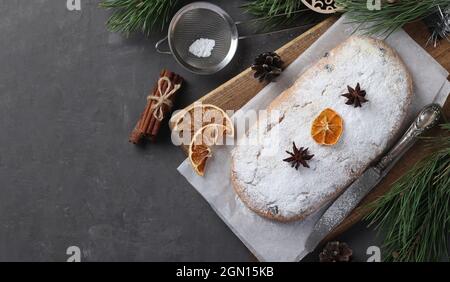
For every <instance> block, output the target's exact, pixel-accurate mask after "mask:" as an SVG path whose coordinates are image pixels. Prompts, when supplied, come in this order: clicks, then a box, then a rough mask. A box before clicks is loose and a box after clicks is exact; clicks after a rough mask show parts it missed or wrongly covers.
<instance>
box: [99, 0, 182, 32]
mask: <svg viewBox="0 0 450 282" xmlns="http://www.w3.org/2000/svg"><path fill="white" fill-rule="evenodd" d="M177 2H178V0H102V2H100V7H103V8H107V9H112V10H113V14H112V15H111V17H110V18H109V20H108V21H107V23H106V25H107V27H108V29H109V30H111V31H113V32H122V33H126V34H129V33H131V32H134V31H142V32H143V33H144V34H146V35H149V34H150V32H151V31H153V30H156V29H158V28H159V29H161V30H162V29H163V28H164V27H165V26H166V24H167V23H168V22H169V20H170V16H171V14H172V12H173V9H174V7H175V5H176V4H177Z"/></svg>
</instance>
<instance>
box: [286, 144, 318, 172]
mask: <svg viewBox="0 0 450 282" xmlns="http://www.w3.org/2000/svg"><path fill="white" fill-rule="evenodd" d="M292 143H293V147H292V152H289V151H286V153H288V154H289V155H291V156H290V157H289V158H286V159H284V160H283V161H285V162H288V163H291V166H292V167H295V169H297V170H298V168H299V167H300V165H303V166H304V167H309V165H308V163H307V162H306V161H309V160H310V159H312V158H313V157H314V155H310V154H308V148H306V149H304V148H303V147H300V148H297V146H295V142H292Z"/></svg>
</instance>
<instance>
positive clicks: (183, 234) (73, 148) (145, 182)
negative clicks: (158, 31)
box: [0, 0, 377, 261]
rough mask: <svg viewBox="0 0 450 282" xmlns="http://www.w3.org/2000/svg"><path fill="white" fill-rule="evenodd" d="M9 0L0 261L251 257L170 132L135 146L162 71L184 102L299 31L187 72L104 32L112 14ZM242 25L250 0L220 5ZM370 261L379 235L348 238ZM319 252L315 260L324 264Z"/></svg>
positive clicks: (0, 102)
mask: <svg viewBox="0 0 450 282" xmlns="http://www.w3.org/2000/svg"><path fill="white" fill-rule="evenodd" d="M65 2H66V1H62V0H34V1H29V0H16V1H6V0H3V1H0V19H1V22H0V66H1V72H0V261H10V260H13V261H30V260H31V261H64V260H66V259H67V256H66V254H65V253H66V249H67V247H69V246H72V245H76V246H79V247H80V248H81V250H82V260H84V261H119V260H120V261H123V260H126V261H166V260H168V261H210V260H211V261H248V260H254V259H253V257H252V255H251V254H250V252H249V251H248V250H247V249H246V248H245V246H244V245H243V244H242V243H241V242H240V241H239V239H238V238H237V237H236V236H234V234H233V233H232V232H231V231H230V230H229V229H228V228H227V226H226V225H225V224H224V223H223V222H222V221H221V220H220V218H219V217H218V216H217V215H216V214H215V213H214V212H213V210H212V209H211V208H210V207H209V206H208V204H207V203H206V201H204V200H203V198H202V197H201V196H200V195H199V194H198V193H197V192H196V191H195V190H194V189H193V188H192V187H190V185H189V184H188V183H187V182H186V181H185V179H184V178H183V177H182V176H181V175H179V174H178V173H177V171H176V168H177V166H178V165H179V164H180V163H181V162H182V161H183V159H184V158H185V156H184V154H183V153H182V152H181V150H180V149H179V148H177V147H175V146H173V145H172V144H171V141H170V136H169V130H168V129H167V128H166V127H165V128H164V129H163V131H162V132H161V133H162V134H161V135H160V138H159V141H158V142H157V144H149V145H147V146H145V147H143V148H142V147H136V146H133V145H131V144H129V143H128V140H127V138H128V134H129V133H130V130H131V129H132V127H133V126H134V124H135V122H136V120H137V118H138V116H139V114H140V112H141V111H142V109H143V104H144V101H145V97H146V95H147V93H148V90H149V89H150V88H151V87H152V85H153V84H154V83H155V80H156V78H157V75H158V73H159V71H160V70H161V69H162V68H169V69H171V70H173V71H175V72H178V73H180V74H181V75H182V76H184V77H185V79H186V80H187V85H186V87H185V88H184V90H183V92H182V93H181V95H179V96H178V106H180V107H181V106H184V105H187V104H189V103H190V102H192V101H194V100H195V99H197V98H199V97H200V96H202V95H204V94H205V93H207V92H208V91H209V90H211V89H213V88H215V87H216V86H218V85H220V84H221V83H223V82H225V81H227V80H228V79H230V78H231V77H233V76H234V75H236V74H238V73H239V72H240V71H241V70H243V69H244V68H246V67H247V66H248V65H249V64H251V61H252V59H253V57H254V56H256V55H257V54H258V53H260V52H262V51H266V50H273V49H276V48H278V47H280V46H281V45H282V44H284V43H285V42H287V41H289V40H290V39H292V38H294V37H295V36H296V35H298V34H300V31H296V32H290V33H283V34H278V35H273V36H260V37H256V38H252V39H247V40H243V41H240V46H239V50H238V53H237V55H236V57H235V58H234V60H233V62H232V63H231V64H230V65H229V66H228V67H227V68H226V69H225V70H223V71H221V72H220V73H218V74H216V75H212V76H198V75H193V74H190V73H187V72H186V71H184V70H183V69H181V68H180V67H179V66H178V65H177V64H176V63H175V62H174V60H173V59H172V58H171V57H170V56H164V55H159V54H157V53H156V52H155V50H154V48H153V46H154V43H155V42H156V40H157V39H159V38H160V36H161V35H153V36H152V37H151V38H144V37H142V36H132V37H130V38H128V39H127V38H125V37H123V36H121V35H118V34H113V33H110V32H108V31H107V30H106V29H105V25H104V23H105V21H106V19H107V17H108V15H109V12H107V11H105V10H103V9H100V8H98V7H97V3H98V1H92V0H81V3H82V11H81V12H70V11H68V10H67V9H66V3H65ZM214 2H218V3H219V4H220V5H222V6H223V7H224V8H225V10H227V11H228V12H229V13H230V14H231V15H232V16H233V17H234V18H235V19H236V20H241V19H242V17H243V15H242V11H241V10H240V9H239V8H238V7H239V5H240V4H241V3H242V1H237V0H233V1H229V0H228V1H226V0H224V1H214ZM343 239H344V240H345V241H347V242H348V243H349V244H350V246H351V247H352V248H353V249H354V250H355V253H356V258H355V259H356V260H365V258H366V256H365V251H366V249H367V247H368V246H370V245H376V244H377V241H376V240H375V238H374V234H373V232H370V231H369V230H367V229H366V228H365V227H364V225H362V224H360V225H357V226H355V227H354V228H352V229H351V230H349V231H348V232H347V233H346V234H345V236H344V237H343ZM315 259H316V255H312V256H310V257H308V258H307V260H315Z"/></svg>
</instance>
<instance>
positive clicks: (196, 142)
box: [189, 124, 227, 176]
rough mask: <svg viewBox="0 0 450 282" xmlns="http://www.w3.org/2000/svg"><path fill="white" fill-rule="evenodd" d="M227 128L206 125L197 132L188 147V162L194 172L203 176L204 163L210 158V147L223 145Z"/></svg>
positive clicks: (217, 125)
mask: <svg viewBox="0 0 450 282" xmlns="http://www.w3.org/2000/svg"><path fill="white" fill-rule="evenodd" d="M226 130H227V128H226V127H225V126H223V125H219V124H208V125H205V126H204V127H202V128H201V129H200V130H198V131H197V132H196V133H195V134H194V137H193V138H192V141H191V144H190V145H189V160H190V161H191V165H192V168H193V169H194V171H195V172H196V173H197V174H198V175H200V176H203V175H204V174H205V169H206V162H207V161H208V159H209V158H210V157H211V156H212V154H211V147H212V146H214V145H220V144H223V141H224V137H225V132H226Z"/></svg>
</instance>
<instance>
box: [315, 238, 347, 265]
mask: <svg viewBox="0 0 450 282" xmlns="http://www.w3.org/2000/svg"><path fill="white" fill-rule="evenodd" d="M352 254H353V251H352V249H350V248H349V246H348V245H347V244H346V243H341V242H338V241H334V242H328V243H327V245H326V246H325V248H324V249H323V251H322V252H321V253H320V254H319V259H320V262H348V261H350V258H351V256H352Z"/></svg>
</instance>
